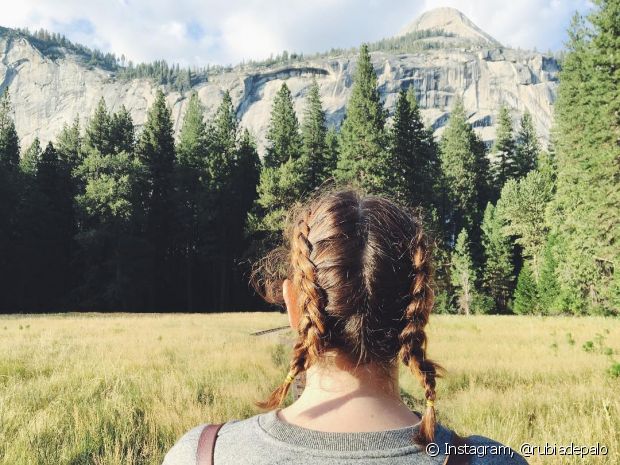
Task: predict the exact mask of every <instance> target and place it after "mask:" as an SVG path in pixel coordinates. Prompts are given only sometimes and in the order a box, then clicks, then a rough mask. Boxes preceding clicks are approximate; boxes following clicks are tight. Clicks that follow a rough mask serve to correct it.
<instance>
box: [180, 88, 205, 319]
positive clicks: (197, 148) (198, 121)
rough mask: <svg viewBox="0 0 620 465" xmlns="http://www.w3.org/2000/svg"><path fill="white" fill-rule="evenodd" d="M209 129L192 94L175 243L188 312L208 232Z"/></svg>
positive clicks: (183, 147)
mask: <svg viewBox="0 0 620 465" xmlns="http://www.w3.org/2000/svg"><path fill="white" fill-rule="evenodd" d="M207 156H208V152H207V128H206V124H205V121H204V110H203V107H202V104H201V103H200V99H199V98H198V95H197V94H196V93H195V92H193V93H192V94H191V96H190V98H189V103H188V105H187V111H186V112H185V116H184V119H183V124H182V126H181V132H180V134H179V143H178V145H177V164H176V184H177V186H178V188H177V192H176V195H177V199H176V202H175V205H176V212H175V213H176V219H177V221H178V223H177V228H175V229H176V241H177V243H178V247H179V249H180V251H181V252H180V253H181V254H182V256H183V261H184V262H185V266H184V278H185V282H184V284H185V285H184V291H185V292H184V294H185V304H186V308H187V309H188V311H193V310H194V309H195V299H196V289H195V283H196V273H197V267H198V260H199V258H200V256H201V250H202V249H201V246H202V245H203V242H204V241H203V238H204V235H205V232H206V231H204V229H203V228H201V220H202V219H203V218H204V217H206V216H208V212H209V210H210V207H211V205H210V204H209V202H208V201H209V198H208V194H207V193H208V187H209V179H210V177H209V176H210V175H209V170H208V167H207Z"/></svg>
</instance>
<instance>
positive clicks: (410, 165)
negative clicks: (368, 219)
mask: <svg viewBox="0 0 620 465" xmlns="http://www.w3.org/2000/svg"><path fill="white" fill-rule="evenodd" d="M411 116H412V115H411V107H410V105H409V100H408V99H407V93H406V92H405V91H404V90H402V89H401V91H400V93H399V94H398V100H397V101H396V110H395V111H394V120H393V124H392V128H391V130H390V139H391V144H390V160H389V162H388V163H389V165H390V168H391V169H390V175H391V178H392V179H391V182H390V185H389V189H390V193H391V194H392V196H393V197H394V198H395V199H397V200H399V201H400V202H403V203H404V202H411V201H413V199H414V197H413V196H414V189H413V178H414V176H415V172H416V169H419V166H415V164H414V161H413V157H414V156H415V155H416V154H415V152H414V140H413V128H412V117H411Z"/></svg>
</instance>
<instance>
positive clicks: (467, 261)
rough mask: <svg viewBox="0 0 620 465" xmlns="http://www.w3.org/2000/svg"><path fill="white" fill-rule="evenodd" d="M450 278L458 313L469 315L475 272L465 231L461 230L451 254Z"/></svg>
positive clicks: (474, 291) (474, 292)
mask: <svg viewBox="0 0 620 465" xmlns="http://www.w3.org/2000/svg"><path fill="white" fill-rule="evenodd" d="M450 268H451V270H450V278H451V281H452V285H453V286H454V289H455V294H456V296H457V301H458V305H459V309H460V313H464V314H465V315H469V314H470V313H471V312H472V302H473V300H474V297H475V294H476V287H475V282H476V270H475V268H474V264H473V261H472V258H471V252H470V248H469V237H468V235H467V231H466V230H465V229H463V230H461V232H460V233H459V235H458V238H457V240H456V246H455V247H454V251H453V252H452V259H451V267H450Z"/></svg>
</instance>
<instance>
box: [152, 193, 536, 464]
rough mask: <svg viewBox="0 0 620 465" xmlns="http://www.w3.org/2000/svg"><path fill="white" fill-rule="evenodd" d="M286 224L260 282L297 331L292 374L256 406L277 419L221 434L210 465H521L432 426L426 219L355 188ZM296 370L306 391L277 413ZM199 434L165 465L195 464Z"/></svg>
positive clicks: (475, 439)
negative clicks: (405, 375) (411, 386)
mask: <svg viewBox="0 0 620 465" xmlns="http://www.w3.org/2000/svg"><path fill="white" fill-rule="evenodd" d="M291 219H292V221H291V222H290V225H289V227H288V228H287V230H286V232H285V244H284V245H283V246H282V247H280V248H278V249H276V250H275V251H274V252H272V253H271V254H270V255H268V257H267V258H266V259H265V260H263V262H262V263H261V266H260V267H259V269H258V274H257V275H255V276H259V279H258V280H255V282H257V283H258V288H259V289H260V290H261V293H262V294H263V296H264V297H265V298H266V299H267V300H268V301H270V302H279V303H283V304H284V305H285V306H286V309H287V312H288V317H289V322H290V325H291V327H292V328H293V329H296V330H297V332H298V335H299V336H298V339H297V342H296V344H295V347H294V350H293V356H292V360H291V363H290V370H289V373H288V376H287V377H286V379H285V381H284V382H283V383H282V385H280V386H279V387H278V388H277V389H275V390H274V391H273V392H272V393H271V395H270V396H269V398H268V399H267V400H265V401H264V402H259V403H258V405H259V406H260V407H262V408H265V409H270V411H268V412H267V413H263V414H259V415H256V416H254V417H252V418H249V419H246V420H241V421H238V420H237V421H230V422H227V423H225V424H224V425H223V426H222V427H221V429H220V430H219V434H217V442H215V445H214V447H215V449H214V452H213V455H212V457H213V459H214V463H215V464H216V465H233V464H234V465H245V464H257V465H258V464H265V465H266V464H288V463H298V464H321V465H331V464H334V465H335V464H352V463H364V464H395V465H399V464H429V465H430V464H437V465H439V464H444V463H446V462H447V461H448V455H452V457H451V458H450V460H449V463H453V461H454V463H470V464H472V465H482V464H496V465H511V464H515V465H522V464H526V463H527V462H526V461H525V460H524V459H523V458H522V457H521V456H519V455H518V454H516V453H515V452H514V451H512V450H511V449H509V448H507V447H505V446H502V445H501V444H499V443H497V442H495V441H492V440H490V439H488V438H485V437H481V436H471V437H469V438H467V439H466V443H465V444H464V445H463V443H462V442H459V439H460V438H459V437H458V436H456V435H453V432H452V431H450V430H449V429H447V428H446V427H444V426H442V425H441V424H438V423H436V421H435V401H436V394H435V378H436V376H437V374H438V371H439V370H440V367H439V366H438V365H437V364H436V363H435V362H434V361H432V360H429V359H428V358H427V357H426V333H425V332H424V328H425V326H426V324H427V322H428V318H429V315H430V313H431V310H432V307H433V288H432V281H431V278H432V276H431V275H432V267H431V261H430V259H431V250H430V244H429V241H428V239H427V236H426V235H425V233H424V231H423V229H422V225H421V224H420V221H419V219H418V218H417V217H416V216H415V215H413V214H412V213H411V212H409V211H408V210H407V209H405V208H402V207H400V206H398V205H396V204H395V203H393V202H391V201H389V200H387V199H385V198H381V197H372V196H365V195H361V194H360V193H358V192H356V191H353V190H342V191H333V192H328V193H326V194H323V195H322V196H320V197H318V198H316V199H313V200H311V201H310V202H308V203H307V204H306V205H305V206H303V207H302V208H300V209H299V210H297V211H296V212H294V213H293V214H292V215H291ZM399 362H402V363H404V364H405V365H406V366H407V367H408V368H409V369H410V370H411V372H412V373H413V375H415V376H416V377H417V378H418V379H419V380H420V383H421V384H422V387H423V388H424V392H425V398H426V411H425V412H424V414H421V413H418V412H415V411H410V410H409V408H408V407H407V406H406V405H405V403H404V402H403V401H402V399H401V397H400V391H399V388H398V366H399ZM301 373H305V375H306V386H305V389H304V391H303V393H302V394H301V396H300V397H299V399H298V400H296V401H295V402H294V403H292V404H291V405H290V406H289V407H286V408H278V407H279V406H280V404H281V403H282V402H283V400H284V398H285V396H286V395H287V392H288V390H289V387H290V385H291V382H292V381H293V380H294V379H295V377H296V376H297V375H299V374H301ZM203 431H204V425H200V426H198V427H196V428H194V429H192V430H191V431H189V432H188V433H186V434H185V435H184V436H183V437H182V438H181V439H180V440H179V441H178V442H177V444H176V445H175V446H174V447H173V448H172V449H171V450H170V451H169V452H168V454H167V455H166V458H165V459H164V465H195V464H196V463H197V458H196V453H197V452H196V451H197V448H198V442H199V437H200V436H201V433H203ZM204 437H206V436H205V435H203V438H204ZM450 445H452V446H453V447H449V446H450ZM457 445H459V447H458V448H456V447H455V446H457ZM203 452H204V451H203ZM467 454H469V455H467ZM205 455H206V456H209V457H208V458H211V454H210V453H206V454H205ZM459 460H460V461H459Z"/></svg>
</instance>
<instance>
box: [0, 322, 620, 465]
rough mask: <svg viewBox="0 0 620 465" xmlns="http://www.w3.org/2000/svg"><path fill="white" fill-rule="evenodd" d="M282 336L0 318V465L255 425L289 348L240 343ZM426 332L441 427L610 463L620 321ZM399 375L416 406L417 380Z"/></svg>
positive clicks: (115, 459)
mask: <svg viewBox="0 0 620 465" xmlns="http://www.w3.org/2000/svg"><path fill="white" fill-rule="evenodd" d="M284 324H286V317H285V316H284V315H282V314H278V313H246V314H216V315H186V314H183V315H174V314H167V315H127V314H111V315H101V314H79V315H78V314H70V315H52V316H50V315H46V316H21V315H15V316H3V317H0V465H33V464H37V465H38V464H41V465H42V464H45V465H48V464H54V465H84V464H94V465H104V464H105V465H120V464H123V465H137V464H151V465H156V464H157V465H158V464H160V463H161V460H162V458H163V455H164V454H165V452H166V450H167V449H168V448H169V447H170V446H171V445H172V444H173V443H174V442H175V441H176V439H177V438H178V437H179V436H180V435H181V434H183V433H184V432H185V431H186V430H188V429H189V428H191V427H193V426H195V425H197V424H199V423H202V422H210V421H214V422H219V421H225V420H228V419H233V418H237V419H240V418H246V417H249V416H252V415H255V414H256V413H259V411H258V410H257V409H256V408H255V407H254V406H253V401H254V400H256V399H257V398H259V397H261V396H264V395H265V394H266V393H267V392H268V391H269V389H270V388H272V387H273V386H274V385H275V383H276V382H279V381H280V380H281V379H282V378H283V377H284V376H285V374H286V364H287V357H288V355H289V348H288V347H283V346H281V345H280V344H279V342H278V338H277V337H268V336H265V337H251V336H249V333H250V332H252V331H255V330H259V329H265V328H270V327H274V326H281V325H284ZM429 333H430V336H429V337H430V347H429V349H430V350H429V351H430V355H431V356H432V357H434V358H435V359H436V360H438V361H439V362H440V363H442V364H443V365H444V366H445V367H446V368H447V369H448V375H447V376H446V378H445V379H443V380H440V381H439V383H438V395H439V401H438V414H439V418H440V420H441V421H442V422H443V423H445V424H447V425H448V426H450V427H453V428H455V429H456V430H457V431H458V432H460V433H462V434H465V433H466V434H481V435H485V436H489V437H492V438H494V439H497V440H499V441H501V442H503V443H505V444H508V445H510V446H511V447H513V448H515V449H517V450H519V447H520V445H521V443H523V442H529V443H531V444H538V445H544V444H545V443H551V444H558V445H569V444H570V443H571V442H573V443H575V444H581V445H595V444H596V443H597V442H598V443H600V444H603V445H605V446H606V447H607V448H608V453H607V455H606V456H599V457H588V458H586V459H585V460H581V459H579V458H578V457H569V456H564V457H560V456H547V457H545V456H532V457H530V458H528V461H529V462H530V463H531V464H542V463H549V464H577V463H580V464H581V463H593V464H601V465H603V464H604V465H611V464H614V465H615V464H618V463H620V378H614V377H612V376H611V375H610V374H609V373H608V370H609V368H610V366H611V365H612V363H613V361H614V360H615V361H616V362H617V361H618V359H619V358H620V356H619V355H618V354H619V353H620V321H618V320H610V319H603V318H579V319H577V318H538V317H505V316H502V317H498V316H475V317H456V316H434V317H433V319H432V321H431V325H430V327H429ZM569 334H570V336H569ZM587 341H592V343H591V344H592V347H591V348H589V345H586V348H588V349H589V350H588V351H586V350H584V348H583V347H582V346H583V345H584V344H587ZM401 375H402V376H401V386H402V389H403V395H404V397H406V398H407V400H408V402H411V404H412V406H413V407H417V405H418V404H417V401H416V400H415V399H416V398H418V397H419V396H420V395H421V390H420V389H419V387H418V385H417V381H416V380H414V379H413V378H412V377H411V376H410V375H408V374H407V373H405V370H404V368H403V370H402V372H401ZM410 395H411V396H413V397H409V396H410Z"/></svg>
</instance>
